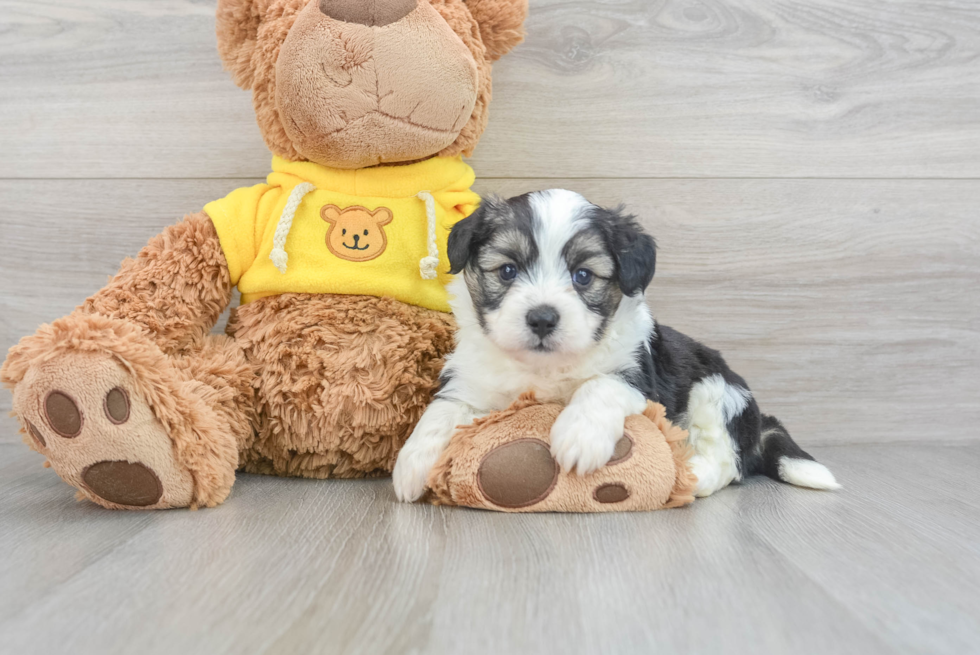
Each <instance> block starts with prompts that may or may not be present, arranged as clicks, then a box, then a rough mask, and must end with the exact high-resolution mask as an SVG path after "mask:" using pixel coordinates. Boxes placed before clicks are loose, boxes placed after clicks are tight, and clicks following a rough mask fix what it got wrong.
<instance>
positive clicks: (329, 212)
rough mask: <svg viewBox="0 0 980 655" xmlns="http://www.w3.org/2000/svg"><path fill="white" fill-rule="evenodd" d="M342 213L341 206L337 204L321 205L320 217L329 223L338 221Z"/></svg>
mask: <svg viewBox="0 0 980 655" xmlns="http://www.w3.org/2000/svg"><path fill="white" fill-rule="evenodd" d="M342 213H343V212H341V210H340V207H338V206H337V205H324V206H323V207H320V218H322V219H323V220H325V221H326V222H328V223H336V222H337V219H339V218H340V215H341V214H342Z"/></svg>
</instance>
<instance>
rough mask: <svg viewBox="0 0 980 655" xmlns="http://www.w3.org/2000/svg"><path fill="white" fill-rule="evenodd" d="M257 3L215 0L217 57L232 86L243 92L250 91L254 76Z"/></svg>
mask: <svg viewBox="0 0 980 655" xmlns="http://www.w3.org/2000/svg"><path fill="white" fill-rule="evenodd" d="M259 3H260V0H218V9H217V16H216V22H215V26H216V31H217V34H218V54H219V55H221V61H222V62H223V63H224V65H225V69H226V70H228V71H229V72H230V73H231V78H232V79H233V80H234V81H235V84H237V85H238V86H240V87H241V88H243V89H246V90H247V89H251V88H252V82H253V81H254V75H255V66H254V65H253V63H252V54H253V53H254V52H255V45H256V42H257V40H258V33H259V25H260V24H261V23H262V16H261V8H260V7H259V6H258V5H259ZM262 4H268V3H267V2H263V3H262Z"/></svg>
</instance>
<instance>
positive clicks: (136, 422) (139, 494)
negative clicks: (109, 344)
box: [14, 352, 194, 509]
mask: <svg viewBox="0 0 980 655" xmlns="http://www.w3.org/2000/svg"><path fill="white" fill-rule="evenodd" d="M14 411H15V413H16V414H17V415H18V417H19V418H20V420H21V421H22V423H23V424H24V426H25V428H26V432H27V434H28V436H29V437H30V439H31V441H32V442H33V447H34V449H35V450H37V451H39V452H40V453H42V454H43V455H45V456H46V457H47V458H48V461H49V462H50V463H51V466H52V468H54V470H55V472H57V473H58V475H59V476H60V477H61V478H62V479H63V480H64V481H65V482H67V483H68V484H70V485H72V486H73V487H75V488H77V489H78V490H79V491H80V492H81V494H82V495H84V496H85V497H86V498H89V499H90V500H92V501H93V502H96V503H98V504H99V505H102V506H103V507H107V508H110V509H156V508H164V507H186V506H188V505H190V504H191V501H192V496H193V488H194V481H193V477H192V475H191V473H190V471H189V470H188V469H187V468H186V467H184V466H181V465H180V464H179V463H178V461H177V459H176V457H175V454H174V447H173V443H172V441H171V439H170V437H169V436H168V434H167V431H166V429H165V428H164V426H163V425H162V424H161V423H160V422H159V421H158V420H157V418H156V417H155V416H154V414H153V412H152V410H151V408H150V406H149V405H148V404H147V402H146V401H145V400H144V399H143V398H142V396H141V394H140V392H139V390H138V387H137V385H136V384H135V380H134V379H133V377H132V376H131V374H130V373H128V372H127V371H126V370H125V369H124V368H123V367H122V366H121V365H120V364H119V363H117V361H116V360H115V359H113V358H112V357H111V356H109V355H105V354H97V353H88V352H78V353H70V354H63V355H61V356H60V357H57V358H55V359H53V360H51V361H48V362H45V363H43V364H40V365H38V366H34V367H32V368H31V370H30V371H28V373H27V375H26V376H25V378H24V379H23V380H22V381H21V382H20V383H19V384H18V385H17V386H16V388H15V390H14Z"/></svg>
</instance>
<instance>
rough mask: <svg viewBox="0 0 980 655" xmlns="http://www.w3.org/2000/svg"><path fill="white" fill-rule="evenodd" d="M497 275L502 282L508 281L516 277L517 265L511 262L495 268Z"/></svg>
mask: <svg viewBox="0 0 980 655" xmlns="http://www.w3.org/2000/svg"><path fill="white" fill-rule="evenodd" d="M497 275H499V276H500V279H501V280H503V281H504V282H510V281H511V280H513V279H514V278H515V277H517V267H516V266H514V265H513V264H504V265H503V266H501V267H500V268H498V269H497Z"/></svg>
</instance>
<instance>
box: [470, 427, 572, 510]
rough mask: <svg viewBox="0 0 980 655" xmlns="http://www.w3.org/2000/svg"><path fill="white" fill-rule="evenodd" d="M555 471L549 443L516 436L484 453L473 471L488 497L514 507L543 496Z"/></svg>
mask: <svg viewBox="0 0 980 655" xmlns="http://www.w3.org/2000/svg"><path fill="white" fill-rule="evenodd" d="M558 473H559V470H558V463H557V462H556V461H555V460H554V458H553V457H552V456H551V452H549V450H548V444H546V443H545V442H543V441H541V440H539V439H518V440H517V441H511V442H510V443H505V444H504V445H502V446H497V447H496V448H494V449H493V450H491V451H490V452H489V453H487V454H486V455H485V456H484V457H483V461H482V462H480V468H479V469H478V470H477V474H476V475H477V484H478V485H479V487H480V492H481V493H482V494H483V496H484V497H485V498H486V499H487V500H489V501H490V502H492V503H493V504H494V505H499V506H500V507H508V508H515V509H516V508H518V507H527V506H528V505H533V504H535V503H538V502H541V501H542V500H544V499H545V498H546V497H547V496H548V494H550V493H551V490H552V489H554V488H555V484H556V483H557V482H558Z"/></svg>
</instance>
